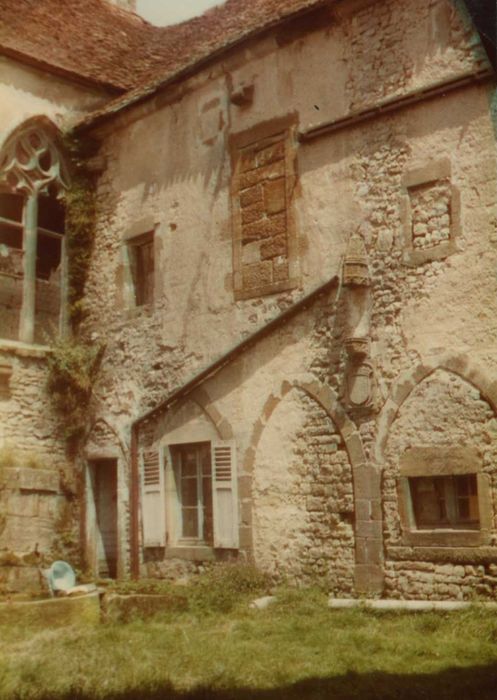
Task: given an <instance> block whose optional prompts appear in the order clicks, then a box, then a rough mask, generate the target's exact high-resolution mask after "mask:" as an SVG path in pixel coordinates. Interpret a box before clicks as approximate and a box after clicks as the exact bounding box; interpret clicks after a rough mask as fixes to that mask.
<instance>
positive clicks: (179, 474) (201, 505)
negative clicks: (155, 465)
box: [169, 441, 214, 547]
mask: <svg viewBox="0 0 497 700" xmlns="http://www.w3.org/2000/svg"><path fill="white" fill-rule="evenodd" d="M192 448H193V449H194V450H195V460H196V473H195V477H192V476H187V477H184V476H183V459H184V456H185V453H186V451H187V450H191V449H192ZM202 450H206V452H207V454H208V457H209V473H208V476H209V479H210V494H207V499H208V498H209V496H210V503H207V502H206V494H205V493H204V483H203V482H204V478H206V475H205V474H204V472H203V465H202V454H201V452H202ZM169 453H170V455H171V465H172V470H173V476H174V480H175V485H176V527H177V530H178V533H177V537H176V543H177V545H178V546H183V545H184V546H197V547H198V546H201V547H213V545H214V532H213V519H214V502H213V495H212V491H213V488H212V487H213V478H212V476H213V475H212V460H211V442H210V441H203V442H187V443H178V444H173V445H169ZM185 478H187V479H191V480H193V478H195V482H196V493H197V498H196V505H195V506H186V505H184V504H183V501H182V486H183V479H185ZM186 508H188V509H193V508H194V509H195V511H196V520H197V522H196V525H197V533H198V534H197V536H196V537H195V536H188V535H185V534H184V526H185V522H184V513H183V511H184V509H186ZM207 510H210V517H211V521H212V527H211V533H210V535H209V533H206V527H205V525H206V517H205V516H206V511H207Z"/></svg>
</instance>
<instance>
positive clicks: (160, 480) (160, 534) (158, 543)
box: [141, 450, 166, 547]
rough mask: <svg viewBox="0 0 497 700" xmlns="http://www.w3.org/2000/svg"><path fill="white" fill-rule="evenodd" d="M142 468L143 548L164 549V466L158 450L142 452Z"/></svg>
mask: <svg viewBox="0 0 497 700" xmlns="http://www.w3.org/2000/svg"><path fill="white" fill-rule="evenodd" d="M141 467H142V523H143V546H144V547H164V546H165V544H166V514H165V506H166V503H165V493H164V465H163V461H162V459H161V454H160V453H159V451H158V450H144V451H143V452H142V455H141Z"/></svg>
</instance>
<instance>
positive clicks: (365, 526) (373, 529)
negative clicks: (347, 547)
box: [355, 520, 383, 539]
mask: <svg viewBox="0 0 497 700" xmlns="http://www.w3.org/2000/svg"><path fill="white" fill-rule="evenodd" d="M355 532H356V537H373V538H380V539H381V537H382V534H383V524H382V522H381V520H356V526H355Z"/></svg>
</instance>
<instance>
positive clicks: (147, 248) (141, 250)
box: [129, 233, 154, 306]
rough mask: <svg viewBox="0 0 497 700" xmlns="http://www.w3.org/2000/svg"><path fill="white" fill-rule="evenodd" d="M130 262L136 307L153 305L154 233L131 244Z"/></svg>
mask: <svg viewBox="0 0 497 700" xmlns="http://www.w3.org/2000/svg"><path fill="white" fill-rule="evenodd" d="M129 261H130V267H131V277H132V280H133V289H134V294H135V304H136V306H144V305H146V304H151V303H152V302H153V300H154V237H153V233H149V234H146V235H145V236H140V238H138V239H136V241H133V242H131V243H130V245H129Z"/></svg>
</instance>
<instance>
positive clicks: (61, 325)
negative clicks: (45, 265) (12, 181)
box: [0, 185, 67, 345]
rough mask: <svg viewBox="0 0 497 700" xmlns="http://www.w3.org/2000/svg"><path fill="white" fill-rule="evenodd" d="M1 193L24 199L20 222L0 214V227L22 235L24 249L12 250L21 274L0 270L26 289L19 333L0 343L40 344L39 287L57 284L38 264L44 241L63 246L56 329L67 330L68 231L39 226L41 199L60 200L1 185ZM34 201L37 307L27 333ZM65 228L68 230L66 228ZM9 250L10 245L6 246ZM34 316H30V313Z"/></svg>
mask: <svg viewBox="0 0 497 700" xmlns="http://www.w3.org/2000/svg"><path fill="white" fill-rule="evenodd" d="M2 194H4V195H5V194H7V195H14V196H16V197H19V198H20V199H21V200H22V204H21V210H22V212H21V218H20V221H17V220H14V219H9V218H7V217H5V216H1V215H0V225H1V224H4V225H6V226H10V227H11V228H12V229H15V230H16V231H17V232H18V233H19V236H20V243H21V247H20V248H12V250H17V251H19V252H18V257H19V259H20V261H21V264H20V268H21V271H20V273H19V274H17V273H8V272H3V271H0V274H1V275H5V276H10V277H15V278H17V279H19V280H22V282H23V290H22V301H21V307H20V308H19V316H20V320H19V324H18V329H17V334H16V336H17V337H16V338H6V337H3V336H2V337H0V342H1V341H2V340H8V341H9V342H16V343H17V342H24V343H28V344H31V345H38V344H39V343H37V342H36V336H37V316H38V314H39V309H38V302H39V298H40V294H39V290H38V286H39V285H40V284H43V285H46V284H54V281H53V280H51V279H50V276H49V277H45V276H41V275H40V274H39V273H38V261H39V259H40V255H39V252H40V249H41V248H42V246H43V238H42V237H46V238H53V239H54V240H56V241H58V242H59V244H60V262H59V265H58V266H57V268H56V269H57V270H59V282H58V284H57V286H58V287H59V311H58V319H57V327H56V330H57V332H58V333H59V334H60V333H63V332H64V329H65V327H66V308H65V307H66V293H67V290H66V271H67V254H66V236H65V230H64V232H63V233H59V232H56V231H53V230H51V229H48V228H46V227H45V226H40V225H39V220H40V216H39V204H40V200H41V199H42V198H48V197H50V198H52V199H59V197H58V196H56V195H55V194H54V193H48V194H47V193H42V192H37V193H36V194H30V195H26V194H25V193H18V192H14V191H12V189H9V188H8V187H6V186H5V185H0V195H2ZM29 199H31V202H33V200H34V199H35V200H36V205H35V209H36V222H34V223H33V228H35V229H36V240H35V241H34V245H33V248H34V286H35V292H34V305H33V309H32V319H30V320H29V321H30V324H32V328H31V329H28V330H25V329H24V330H23V325H24V324H23V322H22V320H21V318H22V315H23V306H24V305H25V296H26V292H25V284H24V279H25V277H26V262H25V258H26V246H27V240H26V239H27V232H26V229H27V224H28V222H27V208H28V200H29ZM64 229H65V227H64ZM7 247H9V246H7ZM24 315H26V312H24ZM29 315H30V316H31V314H29Z"/></svg>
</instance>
